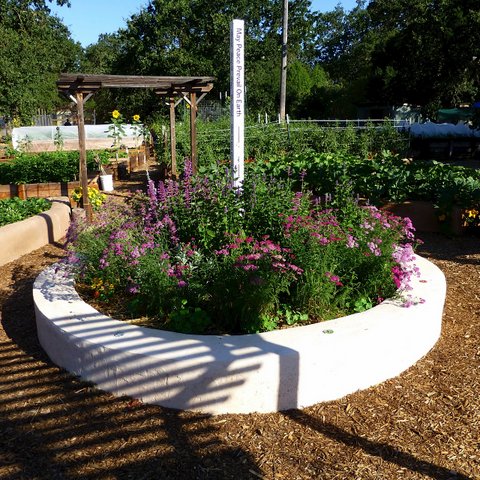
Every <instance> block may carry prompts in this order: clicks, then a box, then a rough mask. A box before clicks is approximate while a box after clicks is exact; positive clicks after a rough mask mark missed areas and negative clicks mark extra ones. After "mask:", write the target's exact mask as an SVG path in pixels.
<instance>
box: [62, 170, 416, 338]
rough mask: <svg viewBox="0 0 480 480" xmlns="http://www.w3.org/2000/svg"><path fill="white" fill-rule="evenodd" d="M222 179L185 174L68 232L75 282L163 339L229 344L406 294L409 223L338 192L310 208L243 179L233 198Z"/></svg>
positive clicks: (291, 193) (273, 183) (282, 190)
mask: <svg viewBox="0 0 480 480" xmlns="http://www.w3.org/2000/svg"><path fill="white" fill-rule="evenodd" d="M230 179H231V175H230V174H229V172H228V171H227V172H221V171H217V173H213V172H210V174H209V175H198V176H194V175H193V174H192V171H191V165H190V164H189V162H186V165H185V171H184V174H183V176H182V178H181V179H180V180H179V181H167V182H160V183H159V184H158V185H154V184H153V182H150V184H149V189H148V193H146V194H138V195H136V196H135V197H133V198H132V200H131V202H130V203H129V204H128V205H122V206H119V205H118V204H109V203H108V202H107V203H106V204H105V208H102V210H101V212H99V214H98V215H97V216H96V219H95V223H94V224H93V225H92V226H88V227H86V228H79V226H78V225H73V226H72V230H71V232H70V234H69V241H70V260H71V261H72V262H73V263H76V265H77V267H78V270H77V271H78V274H77V281H78V282H79V283H81V284H82V285H83V286H85V287H87V289H88V290H89V291H90V294H91V296H92V297H97V298H99V297H101V298H100V299H101V300H103V301H105V302H110V303H119V299H120V300H121V303H122V304H124V305H126V306H127V307H128V312H129V314H130V315H132V316H138V315H148V316H149V317H150V318H151V321H152V322H154V324H155V325H156V326H158V327H159V328H164V329H171V330H175V331H180V332H190V333H212V332H219V333H231V334H232V333H233V334H235V333H249V332H258V331H265V330H270V329H274V328H279V327H282V326H284V325H291V324H294V323H296V322H310V323H311V322H317V321H322V320H327V319H330V318H335V317H338V316H342V315H346V314H349V313H352V312H355V311H362V310H364V309H366V308H369V307H371V306H373V305H376V304H377V303H379V302H382V301H383V300H384V299H385V298H391V297H392V296H394V295H395V294H396V292H398V291H399V290H400V291H407V290H408V289H409V288H410V281H411V278H412V276H414V275H416V273H417V271H416V267H415V265H414V262H413V249H412V244H413V242H414V236H413V227H412V225H411V223H410V222H409V220H408V219H401V218H399V217H395V216H392V215H391V214H388V213H385V212H382V211H379V210H378V209H376V208H375V207H372V206H367V207H362V206H359V205H357V204H356V202H355V200H354V198H353V195H352V194H351V191H350V188H349V187H348V186H346V185H343V186H341V187H338V189H337V191H336V192H335V193H334V195H327V196H326V197H325V198H322V199H319V198H316V199H314V198H313V197H312V195H311V194H310V193H309V192H307V191H306V190H301V191H296V190H295V189H294V188H292V182H291V181H290V180H288V179H287V180H285V181H279V180H277V179H275V178H267V177H265V176H254V175H250V176H248V177H247V178H246V180H245V183H244V185H243V188H242V191H241V192H240V191H239V190H238V189H236V188H234V187H233V185H232V183H231V180H230ZM99 285H100V286H101V287H102V289H101V291H100V289H99V287H98V286H99ZM105 285H108V289H107V288H105Z"/></svg>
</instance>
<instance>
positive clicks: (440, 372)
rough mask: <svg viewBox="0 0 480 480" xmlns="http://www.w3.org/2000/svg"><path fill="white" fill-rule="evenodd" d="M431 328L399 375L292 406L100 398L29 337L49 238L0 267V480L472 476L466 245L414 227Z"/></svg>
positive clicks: (479, 325)
mask: <svg viewBox="0 0 480 480" xmlns="http://www.w3.org/2000/svg"><path fill="white" fill-rule="evenodd" d="M421 237H422V238H423V239H424V240H425V244H424V245H423V246H422V247H421V249H420V253H421V254H423V255H424V256H426V257H427V258H429V259H431V260H432V261H433V262H434V263H436V264H437V265H438V266H439V267H440V268H441V269H442V270H443V271H444V272H445V275H446V277H447V283H448V293H447V302H446V305H445V313H444V319H443V331H442V336H441V339H440V340H439V342H438V343H437V344H436V346H435V347H434V348H433V349H432V351H430V352H429V353H428V354H427V355H426V356H425V358H423V359H422V360H420V361H419V362H418V363H417V364H416V365H414V366H413V367H411V368H410V369H409V370H407V371H406V372H404V373H403V374H402V375H400V376H399V377H397V378H395V379H392V380H389V381H387V382H384V383H382V384H381V385H378V386H376V387H372V388H370V389H368V390H365V391H361V392H357V393H355V394H352V395H349V396H347V397H345V398H342V399H340V400H337V401H334V402H328V403H323V404H318V405H315V406H313V407H310V408H306V409H305V410H302V411H297V410H294V411H287V412H282V413H273V414H251V415H221V416H205V415H199V414H194V413H189V412H178V411H174V410H169V409H165V408H162V407H156V406H148V405H143V404H141V403H140V402H138V401H135V400H132V399H129V398H114V397H113V396H111V395H109V394H106V393H103V392H101V391H98V390H96V389H95V388H94V387H93V386H91V385H89V384H86V383H84V382H81V381H79V380H78V379H76V378H74V377H72V376H71V375H69V374H68V373H66V372H64V371H62V370H60V369H59V368H57V367H56V366H55V365H54V364H53V363H52V362H51V361H50V360H49V359H48V358H47V356H46V355H45V353H44V352H43V351H42V349H41V348H40V346H39V344H38V340H37V337H36V330H35V318H34V309H33V303H32V294H31V289H32V283H33V281H34V279H35V277H36V275H37V274H38V273H39V272H40V271H41V270H42V269H43V268H45V266H47V265H48V264H51V263H52V262H55V261H56V260H57V259H58V258H60V257H61V256H62V253H63V252H62V250H61V248H60V247H59V246H56V245H50V246H47V247H45V248H42V249H40V250H38V251H36V252H34V253H33V254H30V255H27V256H25V257H23V258H21V259H19V260H18V261H15V262H12V263H10V264H7V265H5V266H3V267H0V308H1V310H0V311H1V318H0V479H2V480H7V479H8V480H14V479H15V480H17V479H18V480H20V479H21V480H37V479H45V480H56V479H58V480H62V479H79V480H80V479H86V480H89V479H91V480H94V479H95V480H114V479H135V480H141V479H152V480H153V479H180V480H183V479H188V480H190V479H208V480H210V479H218V480H226V479H235V480H244V479H248V480H255V479H268V480H274V479H282V480H295V479H299V480H300V479H321V480H324V479H325V480H329V479H341V480H343V479H355V480H361V479H363V480H370V479H372V480H373V479H375V480H380V479H383V480H397V479H437V480H441V479H444V480H466V479H470V480H473V479H480V239H479V238H476V237H461V238H454V239H449V238H446V237H443V236H440V235H434V234H429V235H423V236H421Z"/></svg>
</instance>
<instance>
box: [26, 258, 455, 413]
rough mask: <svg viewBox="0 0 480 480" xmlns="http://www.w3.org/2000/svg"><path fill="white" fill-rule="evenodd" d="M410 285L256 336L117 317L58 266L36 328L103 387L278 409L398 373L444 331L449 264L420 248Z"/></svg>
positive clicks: (204, 405) (156, 397)
mask: <svg viewBox="0 0 480 480" xmlns="http://www.w3.org/2000/svg"><path fill="white" fill-rule="evenodd" d="M417 265H418V266H419V267H420V271H421V276H420V278H419V279H417V280H415V281H414V289H413V291H412V292H410V293H411V295H413V296H414V297H416V298H418V299H420V298H421V299H423V300H424V303H418V304H416V305H413V306H411V307H409V308H405V307H403V306H401V305H399V304H398V303H396V302H393V301H386V302H384V303H382V304H381V305H378V306H376V307H374V308H372V309H371V310H368V311H366V312H362V313H358V314H354V315H350V316H348V317H343V318H340V319H336V320H331V321H328V322H323V323H318V324H314V325H308V326H303V327H295V328H289V329H285V330H278V331H273V332H268V333H261V334H255V335H236V336H214V335H185V334H181V333H172V332H166V331H161V330H153V329H149V328H142V327H138V326H133V325H130V324H128V323H124V322H121V321H118V320H114V319H111V318H109V317H106V316H105V315H102V314H100V313H99V312H97V311H96V310H95V309H93V308H92V307H91V306H90V305H88V304H86V303H85V302H83V301H82V300H81V299H80V297H79V296H78V294H77V293H76V291H75V289H74V286H73V279H72V278H71V276H69V275H68V274H66V273H65V270H64V269H63V268H61V267H59V266H52V267H50V268H48V269H47V270H45V271H44V272H42V273H41V274H40V275H39V276H38V278H37V279H36V281H35V285H34V291H33V295H34V302H35V310H36V320H37V329H38V336H39V339H40V343H41V345H42V347H43V348H44V349H45V351H46V352H47V354H48V355H49V357H50V358H51V359H52V361H53V362H54V363H56V364H57V365H59V366H60V367H63V368H65V369H66V370H68V371H70V372H71V373H73V374H75V375H78V376H80V377H81V378H83V379H84V380H89V381H91V382H93V383H95V384H96V385H97V386H98V387H99V388H100V389H103V390H106V391H108V392H111V393H113V394H115V395H128V396H131V397H134V398H138V399H140V400H142V401H143V402H145V403H152V404H158V405H163V406H166V407H172V408H177V409H185V410H196V411H201V412H206V413H213V414H221V413H249V412H273V411H278V410H285V409H290V408H302V407H306V406H309V405H312V404H315V403H318V402H322V401H326V400H333V399H337V398H340V397H342V396H344V395H346V394H348V393H352V392H355V391H356V390H359V389H364V388H367V387H370V386H372V385H375V384H378V383H379V382H382V381H384V380H386V379H388V378H392V377H395V376H396V375H398V374H400V373H401V372H402V371H404V370H405V369H407V368H408V367H410V366H411V365H413V364H414V363H415V362H416V361H417V360H419V359H420V358H421V357H422V356H424V355H425V354H426V353H427V352H428V351H429V350H430V349H431V348H432V347H433V345H434V344H435V342H436V341H437V339H438V337H439V336H440V331H441V321H442V312H443V305H444V301H445V293H446V285H445V277H444V275H443V273H442V272H441V271H440V270H439V269H438V268H437V267H436V266H435V265H433V264H432V263H431V262H429V261H427V260H426V259H424V258H421V257H417Z"/></svg>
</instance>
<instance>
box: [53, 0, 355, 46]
mask: <svg viewBox="0 0 480 480" xmlns="http://www.w3.org/2000/svg"><path fill="white" fill-rule="evenodd" d="M147 3H148V0H116V1H112V0H71V4H72V6H71V7H70V8H67V7H58V6H57V5H56V4H55V5H53V4H52V6H51V9H52V12H53V13H55V14H56V15H57V16H59V17H60V18H62V19H63V22H64V23H65V25H67V26H68V28H69V30H70V32H71V33H72V37H73V39H74V40H76V41H78V42H80V43H81V44H82V45H83V46H84V47H86V46H87V45H89V44H91V43H95V42H96V41H97V39H98V36H99V35H100V34H101V33H113V32H116V31H117V30H118V29H119V28H122V27H124V26H125V25H126V22H125V20H126V19H127V18H129V17H130V16H131V15H132V14H134V13H137V12H138V11H139V10H140V9H141V8H142V7H144V6H145V5H146V4H147ZM337 4H340V5H341V6H342V7H343V8H345V10H350V9H352V8H353V7H354V6H355V5H356V1H355V0H343V1H339V0H313V1H312V10H314V11H329V10H333V9H334V8H335V6H336V5H337Z"/></svg>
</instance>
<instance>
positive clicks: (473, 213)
mask: <svg viewBox="0 0 480 480" xmlns="http://www.w3.org/2000/svg"><path fill="white" fill-rule="evenodd" d="M467 213H468V216H469V218H475V217H476V216H477V215H478V210H475V209H474V208H472V209H471V210H467Z"/></svg>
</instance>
